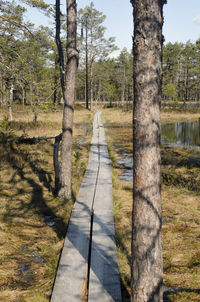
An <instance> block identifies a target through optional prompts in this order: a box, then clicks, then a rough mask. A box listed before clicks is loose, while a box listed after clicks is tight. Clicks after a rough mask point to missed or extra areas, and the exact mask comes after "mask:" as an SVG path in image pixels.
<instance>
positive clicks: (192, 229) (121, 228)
mask: <svg viewBox="0 0 200 302" xmlns="http://www.w3.org/2000/svg"><path fill="white" fill-rule="evenodd" d="M186 115H187V113H184V114H183V113H177V112H170V114H169V113H166V112H164V113H162V114H161V116H162V121H164V122H170V121H176V120H185V119H187V120H195V119H197V117H198V116H199V115H198V114H194V113H191V112H190V113H189V114H188V116H187V118H186ZM103 119H104V123H105V125H107V129H106V134H107V139H108V141H109V149H110V154H111V157H112V160H113V194H114V212H115V225H116V239H117V249H118V260H119V269H120V275H121V282H122V288H123V301H130V262H131V211H132V185H131V184H130V183H123V182H121V181H120V179H119V175H120V174H122V172H123V167H122V166H121V165H119V164H118V163H117V160H118V159H119V158H121V157H123V154H124V151H126V154H130V156H131V150H132V142H131V141H132V129H131V120H132V113H131V112H123V111H122V110H120V109H107V110H104V111H103ZM116 125H118V127H116ZM199 168H200V160H199V155H198V154H195V153H194V152H188V151H183V150H176V149H172V148H162V172H163V186H162V200H163V202H162V203H163V232H162V234H163V235H162V241H163V260H164V285H165V286H166V287H167V291H166V293H165V296H164V300H165V301H166V302H167V301H168V302H169V301H176V302H186V301H196V302H197V301H200V252H199V251H200V240H199V239H200V229H199V224H200V189H199V188H200V177H199Z"/></svg>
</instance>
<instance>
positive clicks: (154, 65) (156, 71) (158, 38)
mask: <svg viewBox="0 0 200 302" xmlns="http://www.w3.org/2000/svg"><path fill="white" fill-rule="evenodd" d="M164 2H165V1H163V0H132V1H131V3H132V5H133V8H134V14H133V16H134V40H133V57H134V76H133V77H134V112H133V184H134V185H133V217H132V223H133V232H132V280H131V281H132V284H131V288H132V297H131V301H132V302H133V301H134V302H147V301H148V302H150V301H162V299H163V298H162V281H163V266H162V246H161V224H162V213H161V177H160V164H161V159H160V101H161V71H162V25H163V14H162V11H163V4H164Z"/></svg>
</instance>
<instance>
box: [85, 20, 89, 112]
mask: <svg viewBox="0 0 200 302" xmlns="http://www.w3.org/2000/svg"><path fill="white" fill-rule="evenodd" d="M85 72H86V74H85V100H86V109H89V82H88V75H89V72H88V25H87V20H86V25H85Z"/></svg>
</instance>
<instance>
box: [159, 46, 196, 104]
mask: <svg viewBox="0 0 200 302" xmlns="http://www.w3.org/2000/svg"><path fill="white" fill-rule="evenodd" d="M199 45H200V42H199V40H197V41H196V43H192V42H190V41H188V42H187V43H186V44H182V43H174V44H172V43H168V44H166V45H164V47H163V96H164V97H165V98H168V99H176V98H178V99H179V100H182V101H184V102H185V101H199V100H200V93H199V83H200V51H199V48H200V46H199Z"/></svg>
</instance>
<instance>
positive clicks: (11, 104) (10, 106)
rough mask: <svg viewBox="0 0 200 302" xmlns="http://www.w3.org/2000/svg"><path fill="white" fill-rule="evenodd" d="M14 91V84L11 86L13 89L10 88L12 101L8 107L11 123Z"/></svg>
mask: <svg viewBox="0 0 200 302" xmlns="http://www.w3.org/2000/svg"><path fill="white" fill-rule="evenodd" d="M13 90H14V86H13V84H11V87H10V100H9V105H8V108H9V120H10V122H12V121H13V112H12V107H13Z"/></svg>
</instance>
